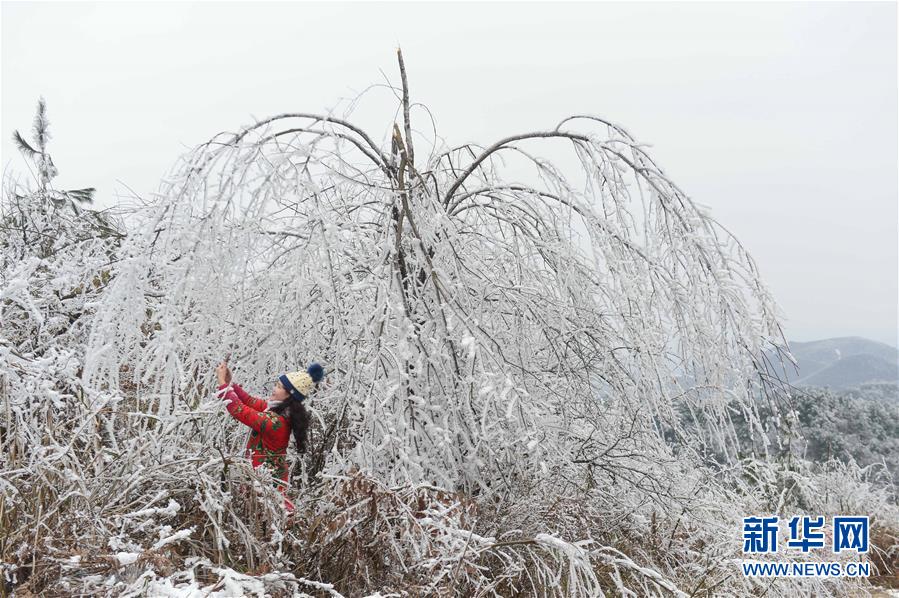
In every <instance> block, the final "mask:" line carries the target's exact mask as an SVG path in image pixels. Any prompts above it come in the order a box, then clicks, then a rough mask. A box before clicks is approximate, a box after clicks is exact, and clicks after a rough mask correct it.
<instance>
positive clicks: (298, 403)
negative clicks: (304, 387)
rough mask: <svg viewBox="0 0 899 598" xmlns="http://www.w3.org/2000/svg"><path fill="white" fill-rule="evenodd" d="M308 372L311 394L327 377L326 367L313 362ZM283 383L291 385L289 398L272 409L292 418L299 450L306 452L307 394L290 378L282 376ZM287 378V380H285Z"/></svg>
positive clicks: (307, 424)
mask: <svg viewBox="0 0 899 598" xmlns="http://www.w3.org/2000/svg"><path fill="white" fill-rule="evenodd" d="M306 373H307V374H309V377H310V378H312V383H313V386H312V390H311V392H309V394H312V393H314V392H315V391H316V390H317V389H318V383H319V382H321V380H322V378H324V377H325V369H324V368H323V367H322V366H321V364H319V363H313V364H312V365H310V366H309V367H308V368H307V369H306ZM281 380H282V384H284V385H289V388H288V396H287V399H286V400H284V401H283V402H282V403H281V404H280V405H278V406H277V407H274V408H273V409H272V411H273V412H275V413H277V414H278V415H282V416H283V415H284V414H285V412H286V413H287V416H286V417H287V419H288V420H290V428H291V429H292V430H293V439H294V440H296V443H297V450H298V451H299V452H300V453H305V452H306V441H307V439H308V437H309V419H310V417H309V411H308V410H307V409H306V407H305V406H304V405H303V401H305V400H306V398H307V397H306V396H305V395H303V394H301V393H300V391H299V390H297V389H296V388H294V387H293V385H292V384H290V380H289V378H286V377H285V376H282V377H281ZM285 380H286V382H285Z"/></svg>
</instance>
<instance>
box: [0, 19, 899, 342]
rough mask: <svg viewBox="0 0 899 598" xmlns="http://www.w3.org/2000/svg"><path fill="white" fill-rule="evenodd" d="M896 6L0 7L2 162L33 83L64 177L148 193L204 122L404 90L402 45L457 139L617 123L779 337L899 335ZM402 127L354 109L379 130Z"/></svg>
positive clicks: (441, 125)
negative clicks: (766, 306) (736, 273)
mask: <svg viewBox="0 0 899 598" xmlns="http://www.w3.org/2000/svg"><path fill="white" fill-rule="evenodd" d="M896 17H897V14H896V4H895V3H891V2H888V3H845V4H844V3H802V4H799V3H797V4H793V3H789V4H788V3H751V4H742V3H741V4H734V3H718V4H682V3H664V4H654V3H639V4H612V3H591V4H587V3H577V4H561V3H553V4H549V3H530V4H512V3H498V4H482V3H478V4H475V3H455V4H436V3H427V4H411V3H406V4H380V3H378V4H375V3H363V4H336V3H330V4H309V3H302V4H300V3H295V4H294V3H292V4H287V3H272V4H263V3H231V4H219V3H199V4H187V3H100V4H88V3H85V4H82V3H64V4H55V3H12V2H4V3H3V5H2V114H0V132H2V162H3V166H4V167H5V168H10V169H12V170H15V171H25V163H24V162H23V161H22V159H21V158H20V156H19V155H18V152H17V151H16V150H15V149H14V147H13V145H12V142H11V140H10V136H11V133H12V131H13V129H19V130H20V131H22V133H23V134H25V133H26V132H30V128H31V121H32V118H33V115H34V107H35V103H36V100H37V98H38V96H39V95H41V94H43V95H44V97H45V98H46V99H47V104H48V113H49V117H50V121H51V132H52V134H53V141H52V142H51V146H50V148H51V153H52V155H53V158H54V162H55V163H56V166H57V167H58V168H59V170H60V176H59V177H58V178H57V179H56V181H55V182H56V183H58V185H59V186H60V187H63V188H72V187H86V186H94V187H97V188H98V190H99V203H100V205H104V206H105V205H111V204H112V203H114V202H115V201H116V199H115V198H116V194H117V193H119V194H127V193H128V191H127V189H126V188H125V187H124V185H123V184H127V185H128V186H129V187H131V188H133V189H134V190H136V191H137V192H138V193H140V194H142V195H145V196H146V195H148V194H149V192H151V191H153V190H154V189H155V188H156V183H157V181H158V180H159V178H160V177H162V176H163V175H164V174H165V172H166V171H167V170H168V169H169V168H170V167H171V166H172V164H173V163H174V162H175V160H176V158H177V157H178V155H179V154H181V153H182V152H183V151H185V149H186V148H187V147H190V146H193V145H196V144H198V143H201V142H203V141H205V140H207V139H208V138H209V137H211V136H212V135H213V134H215V133H217V132H220V131H224V130H234V129H236V128H238V127H239V126H241V125H244V124H248V123H250V122H252V121H253V119H254V117H258V118H263V117H265V116H269V115H272V114H275V113H280V112H285V111H299V110H303V111H310V112H316V111H324V110H326V109H327V108H329V107H332V106H334V105H335V104H336V103H337V102H338V100H340V99H341V98H347V97H351V96H353V95H355V94H356V93H358V92H359V91H361V90H363V89H364V88H366V87H367V86H369V85H370V84H373V83H382V82H383V81H384V76H383V75H382V73H381V71H383V72H384V73H386V74H387V75H388V76H389V77H390V78H391V80H393V81H395V82H397V81H398V76H397V70H396V58H395V50H396V47H397V45H401V46H402V48H403V55H404V57H405V60H406V67H407V71H408V73H409V78H410V86H411V88H412V94H413V100H415V101H419V102H422V103H424V104H426V105H427V106H428V108H429V109H430V110H431V112H432V114H433V115H434V116H435V118H436V121H437V127H438V133H439V134H440V135H442V136H443V137H444V138H445V139H446V140H447V142H448V143H452V144H456V143H462V142H466V141H477V142H480V143H482V144H485V145H487V144H489V143H492V142H493V141H495V140H497V139H499V138H500V137H504V136H507V135H509V134H513V133H518V132H523V131H529V130H536V129H543V128H547V127H554V126H555V125H556V123H557V122H558V121H559V120H561V118H563V117H564V116H566V115H568V114H576V113H593V114H598V115H602V116H604V117H607V118H609V119H611V120H613V121H615V122H618V123H620V124H623V125H624V126H625V127H627V128H628V129H629V130H630V131H631V133H633V134H634V135H635V136H636V137H637V138H638V139H640V140H641V141H644V142H647V143H650V144H652V145H653V149H652V150H651V151H652V153H653V155H654V156H655V157H656V158H657V161H658V162H659V163H660V164H661V165H662V166H663V168H664V169H665V170H666V172H667V173H668V174H669V176H671V177H672V178H673V179H674V181H675V182H677V183H678V185H679V186H680V187H681V188H682V189H684V190H685V191H686V192H687V193H688V194H689V195H690V196H691V197H692V198H693V199H694V200H695V201H697V202H699V203H701V204H704V205H707V206H710V207H711V209H712V215H713V216H714V217H715V218H716V219H717V220H718V221H719V222H721V223H722V224H723V225H724V226H726V227H728V228H729V229H730V230H731V231H732V232H734V233H735V234H736V235H737V237H738V238H739V239H740V240H741V241H742V243H743V244H744V245H745V246H746V247H747V248H748V249H749V251H750V253H752V255H753V256H754V257H755V259H756V261H757V262H758V264H759V267H760V269H761V272H762V275H763V277H764V278H765V280H766V281H767V282H768V284H769V286H770V287H771V289H772V290H773V292H774V294H775V297H776V298H777V300H778V302H779V304H780V305H781V307H782V308H783V310H784V311H785V312H786V315H787V320H786V322H785V330H786V333H787V337H788V338H789V339H790V340H797V341H806V340H814V339H819V338H828V337H834V336H855V335H858V336H865V337H868V338H871V339H874V340H879V341H881V342H886V343H889V344H891V345H893V346H896V345H897V309H899V285H897V278H899V263H897V242H899V236H897V221H899V214H897V203H899V193H897V186H899V170H897V161H899V156H897V147H899V137H897V131H899V123H897V113H899V108H897V35H896V27H897V19H896ZM372 93H373V94H375V92H372ZM380 94H381V100H384V99H386V98H385V93H384V92H380ZM381 105H385V104H383V102H382V104H381ZM413 117H414V118H415V117H416V115H415V113H413ZM393 118H394V114H393V110H381V111H380V113H379V112H378V111H371V110H369V111H368V112H364V113H363V112H360V113H359V117H358V118H355V119H353V120H357V121H359V122H360V124H361V125H362V126H363V127H365V128H367V129H369V130H370V131H371V132H372V134H373V136H374V137H375V138H376V139H381V136H382V135H383V134H384V133H385V132H386V131H387V130H388V129H389V127H390V126H391V124H392V122H393ZM417 118H419V119H420V121H419V122H418V128H420V129H427V128H428V127H429V126H430V123H429V121H427V120H425V115H424V113H423V112H419V113H418V116H417ZM547 151H548V150H544V151H542V152H541V153H542V154H543V155H545V156H548V157H552V156H551V154H549V153H547Z"/></svg>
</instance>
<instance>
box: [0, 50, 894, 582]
mask: <svg viewBox="0 0 899 598" xmlns="http://www.w3.org/2000/svg"><path fill="white" fill-rule="evenodd" d="M400 73H401V79H402V86H401V87H400V88H398V89H396V92H397V93H398V94H402V100H401V102H400V108H401V109H402V110H403V120H402V123H401V124H397V125H394V127H393V129H392V130H391V132H390V134H389V135H387V136H386V140H385V141H384V142H380V143H379V142H377V141H376V140H375V137H373V136H372V135H371V134H369V133H366V132H365V131H364V130H363V129H362V128H360V127H358V126H356V125H355V124H353V122H352V119H351V114H349V113H347V114H344V115H341V116H335V115H334V114H321V115H318V114H309V113H287V114H280V115H277V116H273V117H271V118H267V119H264V120H261V121H259V122H256V123H254V124H252V125H250V126H246V127H243V128H241V129H239V130H238V131H237V132H236V133H230V134H222V135H218V136H216V137H215V138H214V139H212V140H210V141H209V142H207V143H205V144H203V145H201V146H199V147H197V148H196V149H195V150H194V151H192V152H191V153H189V154H188V155H186V156H185V157H184V158H183V159H182V160H181V161H180V162H179V163H178V165H177V166H176V168H175V169H174V170H173V171H172V173H171V174H170V175H169V176H168V177H167V178H166V179H165V180H164V181H163V182H162V184H161V187H160V189H159V192H158V194H157V195H156V197H155V198H154V200H153V201H152V202H149V203H147V204H145V205H143V206H142V207H140V208H139V209H135V210H133V212H132V213H131V214H129V216H128V229H129V232H128V236H127V237H124V238H123V237H122V236H121V235H118V236H114V237H109V236H106V237H104V236H102V235H99V234H97V235H94V236H93V237H92V238H90V239H89V240H82V241H80V242H79V243H74V244H70V245H66V246H65V247H64V248H63V249H59V250H58V251H57V252H56V253H52V254H50V255H44V253H43V250H37V249H36V247H38V245H39V242H38V241H37V240H36V239H38V238H39V237H33V236H32V237H29V239H32V240H31V241H29V240H28V239H25V237H24V236H23V237H22V239H21V240H14V241H6V242H4V244H3V251H4V254H3V272H2V277H3V278H2V290H0V298H2V300H3V303H2V310H3V311H2V326H3V332H2V338H0V342H2V353H0V376H2V387H0V389H2V390H0V392H2V395H0V397H2V400H3V405H2V411H3V414H4V417H5V419H4V424H3V426H4V427H3V428H2V433H3V436H2V441H3V444H4V457H3V458H4V462H3V472H2V473H3V475H2V476H0V477H2V480H3V482H0V484H2V488H3V490H2V492H3V494H2V496H0V500H2V501H3V502H2V504H0V524H2V526H3V531H4V537H5V538H6V539H4V540H0V548H2V555H0V556H2V559H3V563H4V567H5V570H6V573H7V575H8V576H12V577H16V583H17V584H23V583H24V584H31V587H32V588H35V589H36V590H39V589H40V588H42V587H44V586H42V585H41V584H42V583H44V584H46V583H48V580H55V583H57V585H58V584H60V583H62V584H63V585H62V586H60V587H64V588H65V589H66V591H76V590H77V591H98V592H103V591H107V592H110V593H116V594H118V593H122V594H127V593H128V592H139V591H141V588H142V589H143V590H147V588H155V590H156V591H160V592H161V591H163V589H165V591H167V592H168V591H172V592H175V591H178V590H177V588H181V591H184V592H187V591H188V590H190V589H191V588H196V589H198V590H199V589H202V590H204V591H209V592H211V594H210V595H226V594H225V593H221V594H219V592H228V591H232V590H233V591H237V592H238V593H240V592H245V593H254V592H259V595H262V593H263V592H271V591H275V590H277V591H282V590H283V591H292V592H294V593H295V594H296V595H304V594H303V593H308V595H340V594H341V593H346V594H349V595H363V594H365V593H381V595H389V594H391V593H396V594H394V595H405V594H408V595H456V594H457V595H466V596H468V595H484V596H489V595H503V596H506V595H512V594H514V595H536V596H543V595H560V596H561V595H565V596H568V595H577V596H596V595H606V594H608V595H620V594H626V593H634V594H636V595H707V594H709V593H711V592H723V593H728V594H749V593H751V592H752V591H753V590H754V586H753V584H754V583H755V582H753V581H752V580H748V579H745V578H742V577H740V576H739V571H738V569H737V567H738V565H737V563H738V560H739V559H740V558H741V554H740V552H739V551H740V548H741V544H740V542H739V538H738V534H739V530H740V527H739V526H740V521H741V518H742V517H743V516H747V515H749V514H755V513H759V512H772V513H773V512H781V511H783V510H785V509H786V510H788V511H790V513H791V514H794V513H795V512H796V511H809V512H812V511H814V512H815V513H816V514H817V513H828V514H829V513H831V512H838V509H845V508H847V507H846V505H845V504H843V505H837V504H834V503H833V502H832V501H833V496H834V494H833V492H842V491H845V492H847V493H848V494H849V495H851V496H852V497H853V500H854V501H855V503H854V504H853V505H852V508H853V509H855V510H856V511H858V512H860V513H861V512H863V513H866V514H871V515H872V516H874V517H875V519H874V521H875V523H874V524H873V525H874V528H875V529H877V525H878V522H879V521H880V519H877V517H882V518H886V519H885V520H889V519H888V518H889V517H893V516H895V513H896V511H895V505H894V504H891V498H890V496H889V494H887V492H888V490H887V489H884V488H883V487H882V486H878V485H876V484H875V483H874V481H872V480H871V479H870V476H868V475H867V473H870V472H862V473H858V469H857V468H856V469H854V470H853V469H851V468H849V469H846V470H845V471H844V473H843V474H842V475H834V474H833V469H832V468H833V467H837V466H836V465H834V464H831V465H830V466H829V467H831V470H829V472H830V473H828V472H827V471H824V472H821V471H820V468H817V467H815V466H812V465H811V464H808V463H805V462H803V461H801V460H800V459H798V458H795V456H794V455H792V453H791V446H792V445H791V439H792V438H793V436H794V434H795V426H791V422H792V421H793V419H791V418H793V415H792V410H791V408H790V396H789V393H788V389H787V388H786V387H785V386H784V385H782V384H781V383H780V382H779V380H780V378H782V376H781V375H779V374H778V372H782V371H783V370H782V368H783V362H782V361H778V362H777V363H772V362H771V361H770V360H769V356H770V355H771V351H774V354H777V355H782V356H783V357H784V358H787V359H788V358H789V357H790V356H789V354H788V353H787V352H786V351H785V350H783V349H779V347H782V346H783V345H784V344H785V341H784V339H783V337H782V335H781V332H780V328H779V325H778V318H779V315H778V311H777V307H776V305H775V303H774V301H773V299H772V298H771V296H770V295H769V293H768V291H767V290H766V288H765V286H764V284H763V282H762V280H761V279H760V275H759V272H758V270H757V269H756V267H755V264H754V263H753V261H752V259H751V257H750V256H749V254H748V253H747V252H746V251H745V250H744V248H743V247H742V246H741V245H740V244H739V242H738V241H737V240H736V239H735V238H734V237H733V236H732V235H730V234H729V233H728V232H727V230H726V229H725V228H724V227H723V226H721V225H720V224H718V223H716V222H715V221H714V220H712V219H711V218H710V217H709V215H708V214H706V213H704V212H703V211H702V210H701V209H699V208H698V207H697V206H696V205H695V204H694V203H693V202H691V201H690V199H689V197H688V196H686V195H685V194H684V192H683V191H681V190H680V189H679V188H678V187H677V186H676V185H675V184H674V183H673V182H672V181H671V180H669V179H668V177H667V176H666V175H665V174H664V172H663V171H662V170H661V169H660V168H659V166H658V165H656V164H655V163H654V162H653V160H652V158H651V157H650V156H649V154H648V153H647V151H646V149H645V146H643V145H641V144H640V143H638V142H637V141H636V140H635V139H634V138H633V137H632V136H631V135H630V134H629V133H628V132H627V131H626V130H625V129H624V128H622V127H620V126H618V125H616V124H614V123H612V122H611V121H608V120H605V119H602V118H600V117H596V116H586V115H584V116H582V115H576V116H571V117H568V118H565V119H563V120H561V121H560V122H558V123H551V124H549V125H548V126H546V127H542V128H539V129H537V130H534V131H530V132H525V133H521V134H518V135H512V136H509V137H507V138H505V139H501V140H499V141H497V142H495V143H493V144H491V145H487V146H480V145H477V144H474V143H469V144H465V145H461V146H458V147H450V146H447V145H446V144H445V142H443V140H442V138H441V137H439V136H438V135H437V134H436V132H434V131H433V130H432V129H431V128H430V125H431V124H432V123H430V122H429V123H427V124H428V127H427V128H424V129H417V128H414V127H413V125H414V124H415V123H413V121H412V116H413V114H414V109H413V108H414V106H413V105H412V104H410V100H409V96H408V86H407V84H406V74H405V69H404V67H403V63H402V57H401V56H400ZM419 114H420V113H419ZM550 152H551V153H553V155H556V156H561V157H559V158H557V159H556V161H550V160H548V159H547V158H545V157H542V156H544V155H546V153H550ZM15 197H18V196H17V195H15V194H14V193H11V192H8V193H7V194H6V195H5V197H4V213H3V216H4V222H7V221H8V220H7V219H9V218H11V219H15V218H18V217H19V216H17V215H16V213H17V212H16V210H15V209H13V204H12V203H11V202H12V198H15ZM37 203H38V204H39V205H37V206H36V207H34V208H32V212H31V213H33V214H35V218H38V220H39V221H40V223H44V224H40V226H45V224H46V223H50V224H48V225H49V226H52V227H54V229H53V232H51V233H49V234H51V235H53V236H54V238H57V237H58V238H61V237H62V236H63V235H69V236H70V237H71V236H73V235H76V232H75V231H77V230H78V227H79V226H82V223H83V222H86V221H84V220H77V219H76V220H70V221H67V222H65V223H63V221H61V220H59V217H60V216H59V215H60V214H61V213H62V212H63V211H64V210H65V207H64V206H57V205H55V204H53V203H52V202H49V203H48V202H37ZM17 222H18V221H17ZM89 226H93V225H89ZM42 230H44V229H42ZM92 230H97V229H92ZM16 239H18V237H16ZM111 239H114V242H112V241H111ZM56 243H57V244H58V243H59V241H56ZM97 280H99V283H98V284H94V282H95V281H97ZM69 294H71V295H72V296H71V297H69V298H68V299H64V297H67V296H68V295H69ZM66 301H69V303H66ZM72 310H75V311H74V312H73V311H72ZM73 313H77V317H75V319H74V320H71V318H72V317H73V315H72V314H73ZM67 314H68V315H67ZM66 318H68V320H67V319H66ZM228 353H230V354H232V358H231V363H232V369H233V371H234V376H235V379H236V380H237V381H239V382H241V383H242V384H244V385H245V386H247V387H248V388H251V389H256V390H257V391H258V390H259V389H260V388H261V385H262V384H263V383H264V382H267V381H269V380H271V379H272V378H273V377H274V376H276V375H278V374H279V373H281V372H283V371H290V370H295V369H299V368H300V367H304V366H305V365H306V364H308V363H310V362H311V361H313V360H318V361H321V362H322V363H325V364H327V371H328V377H327V382H326V384H325V386H324V387H323V388H322V389H321V390H320V391H319V392H318V393H317V394H316V395H315V396H314V397H313V399H314V400H313V401H312V405H311V407H312V412H313V419H314V421H315V424H314V428H313V430H312V437H311V450H310V451H309V452H308V453H307V454H306V455H305V456H304V457H303V458H302V459H297V460H296V462H295V463H294V468H293V473H292V488H291V491H290V493H291V495H292V497H293V498H294V499H295V501H296V504H297V514H296V515H295V516H294V517H293V518H291V519H286V518H285V515H284V513H283V512H281V511H280V507H279V501H278V500H277V498H276V496H275V495H276V492H275V491H274V490H272V489H271V487H270V486H271V485H270V484H269V483H268V479H269V478H268V476H270V472H267V471H265V470H260V471H253V470H252V469H251V468H250V467H249V465H248V464H247V463H246V461H245V460H244V458H243V454H242V448H243V444H244V442H245V430H244V429H242V428H239V427H238V425H237V424H235V423H234V422H233V421H231V420H230V419H229V418H227V417H226V416H225V413H224V409H223V408H222V405H221V400H220V399H217V398H216V397H215V393H214V380H213V376H212V368H213V367H214V365H215V364H216V363H217V362H218V361H219V360H220V359H221V357H222V356H223V355H225V354H228ZM735 423H739V426H737V425H735ZM290 452H291V453H293V444H291V448H290ZM839 467H844V466H839ZM847 472H848V473H847ZM853 472H855V473H853ZM853 476H854V477H853ZM838 487H839V488H838ZM850 488H851V491H850V490H849V489H850ZM803 489H805V492H803V491H802V490H803ZM822 492H824V493H823V494H822ZM828 492H830V494H828ZM827 501H831V502H827ZM816 509H817V510H816ZM828 509H829V510H828ZM48 529H49V530H56V531H52V532H48V531H47V530H48ZM894 531H895V527H894ZM73 551H75V552H77V554H78V555H80V556H79V560H78V561H77V566H73V565H72V561H71V560H70V559H71V558H73ZM238 571H240V573H238ZM60 580H63V581H62V582H60ZM777 583H778V584H779V587H782V588H789V587H791V586H790V584H795V585H796V586H798V585H799V584H801V583H804V584H806V585H805V586H803V587H805V588H806V589H808V588H815V587H818V586H817V585H816V584H819V585H820V587H824V586H823V582H821V581H815V580H807V581H805V582H800V581H794V580H782V581H778V582H777ZM841 583H842V585H833V584H832V585H828V586H827V587H828V591H837V592H846V593H848V592H850V591H852V590H853V589H854V588H855V586H852V585H851V583H856V582H851V583H850V582H848V581H847V582H841ZM858 583H860V582H858ZM234 588H243V589H242V590H234Z"/></svg>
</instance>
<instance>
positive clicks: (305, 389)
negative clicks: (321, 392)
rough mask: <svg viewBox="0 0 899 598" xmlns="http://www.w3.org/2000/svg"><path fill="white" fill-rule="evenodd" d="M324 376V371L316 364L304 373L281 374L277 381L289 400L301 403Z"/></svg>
mask: <svg viewBox="0 0 899 598" xmlns="http://www.w3.org/2000/svg"><path fill="white" fill-rule="evenodd" d="M324 375H325V370H324V368H322V366H320V365H319V364H317V363H313V364H312V365H310V366H309V367H308V368H306V371H305V372H291V373H289V374H281V375H280V376H279V377H278V380H280V382H281V386H283V387H284V388H285V389H286V390H287V392H289V393H290V396H291V398H294V399H296V400H298V401H302V400H303V399H305V398H306V397H308V396H309V394H310V393H311V392H312V391H313V390H315V385H316V384H318V382H319V380H321V379H322V377H323V376H324Z"/></svg>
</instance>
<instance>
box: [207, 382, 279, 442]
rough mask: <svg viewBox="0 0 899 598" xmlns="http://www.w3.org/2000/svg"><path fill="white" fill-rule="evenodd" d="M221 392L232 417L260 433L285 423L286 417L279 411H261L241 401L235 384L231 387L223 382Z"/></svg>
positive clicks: (275, 428)
mask: <svg viewBox="0 0 899 598" xmlns="http://www.w3.org/2000/svg"><path fill="white" fill-rule="evenodd" d="M219 393H220V394H221V395H223V396H222V398H223V399H225V400H226V401H227V402H228V403H227V405H226V408H227V409H228V413H230V414H231V417H233V418H234V419H236V420H237V421H239V422H240V423H242V424H244V425H246V426H249V427H251V428H253V429H254V430H256V431H257V432H259V433H260V434H262V433H264V432H266V431H268V430H277V429H278V428H280V427H281V426H283V425H284V424H285V422H284V418H283V417H281V416H280V415H278V414H277V413H272V412H271V411H260V410H258V409H254V408H253V407H251V406H250V405H247V404H246V403H244V402H243V401H241V400H240V398H239V397H238V395H237V392H235V390H234V387H233V386H231V387H229V386H228V385H227V384H223V385H221V386H220V387H219ZM251 398H252V397H251ZM264 402H265V401H263V403H264Z"/></svg>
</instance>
